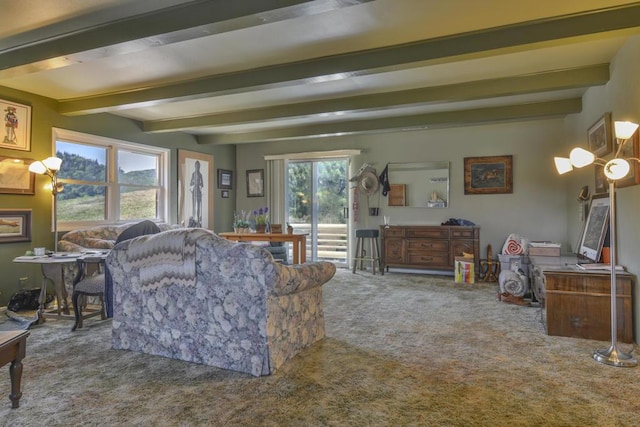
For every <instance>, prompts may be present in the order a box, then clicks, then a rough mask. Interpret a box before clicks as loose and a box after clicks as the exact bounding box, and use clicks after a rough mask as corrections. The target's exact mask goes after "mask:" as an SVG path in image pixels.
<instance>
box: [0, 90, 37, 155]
mask: <svg viewBox="0 0 640 427" xmlns="http://www.w3.org/2000/svg"><path fill="white" fill-rule="evenodd" d="M0 112H1V113H2V123H3V125H4V129H3V134H2V135H1V136H0V148H11V149H12V150H22V151H31V107H30V106H28V105H23V104H18V103H17V102H11V101H7V100H4V99H0Z"/></svg>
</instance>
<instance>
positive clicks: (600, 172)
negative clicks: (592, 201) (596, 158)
mask: <svg viewBox="0 0 640 427" xmlns="http://www.w3.org/2000/svg"><path fill="white" fill-rule="evenodd" d="M593 170H594V173H595V177H596V194H602V193H607V192H608V191H609V183H608V181H607V177H606V176H605V174H604V166H602V165H594V168H593Z"/></svg>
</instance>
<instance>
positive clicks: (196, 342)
mask: <svg viewBox="0 0 640 427" xmlns="http://www.w3.org/2000/svg"><path fill="white" fill-rule="evenodd" d="M106 263H107V267H108V268H109V270H110V271H111V274H112V276H113V282H114V314H113V335H112V340H113V342H112V344H113V348H116V349H125V350H133V351H139V352H143V353H147V354H153V355H159V356H164V357H170V358H175V359H181V360H185V361H189V362H196V363H202V364H207V365H212V366H216V367H220V368H224V369H230V370H234V371H240V372H245V373H249V374H252V375H254V376H261V375H269V374H272V373H273V372H274V371H275V370H276V369H277V368H279V367H280V366H282V365H283V364H284V363H285V362H286V361H287V360H289V359H291V358H292V357H293V356H295V355H296V354H298V353H299V352H300V351H301V350H302V349H304V348H305V347H308V346H310V345H311V344H313V343H314V342H316V341H318V340H320V339H322V338H323V337H324V335H325V329H324V314H323V308H322V285H323V284H324V283H326V282H327V281H328V280H330V279H331V278H332V277H333V275H334V274H335V266H334V265H333V264H331V263H328V262H316V263H307V264H302V265H295V266H287V265H282V264H280V263H277V262H275V261H274V260H273V257H272V256H271V254H270V253H269V252H268V251H267V250H265V249H263V248H260V247H257V246H254V245H251V244H247V243H236V242H232V241H228V240H226V239H223V238H221V237H219V236H217V235H216V234H214V233H212V232H210V231H208V230H204V229H198V228H195V229H193V228H192V229H182V230H169V231H165V232H161V233H158V234H154V235H148V236H142V237H137V238H134V239H131V240H127V241H124V242H122V243H119V244H117V245H116V246H115V247H114V248H113V250H112V251H111V253H110V254H109V256H108V258H107V261H106Z"/></svg>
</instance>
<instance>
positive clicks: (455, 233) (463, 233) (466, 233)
mask: <svg viewBox="0 0 640 427" xmlns="http://www.w3.org/2000/svg"><path fill="white" fill-rule="evenodd" d="M474 234H475V230H474V229H468V228H466V229H457V228H451V238H452V239H473V238H474V237H475V236H474Z"/></svg>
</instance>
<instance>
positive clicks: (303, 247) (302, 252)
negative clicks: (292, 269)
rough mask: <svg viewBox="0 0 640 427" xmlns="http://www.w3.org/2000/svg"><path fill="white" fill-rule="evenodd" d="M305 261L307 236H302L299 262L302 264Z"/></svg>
mask: <svg viewBox="0 0 640 427" xmlns="http://www.w3.org/2000/svg"><path fill="white" fill-rule="evenodd" d="M306 262H307V237H306V236H302V238H301V239H300V263H301V264H304V263H306Z"/></svg>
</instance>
